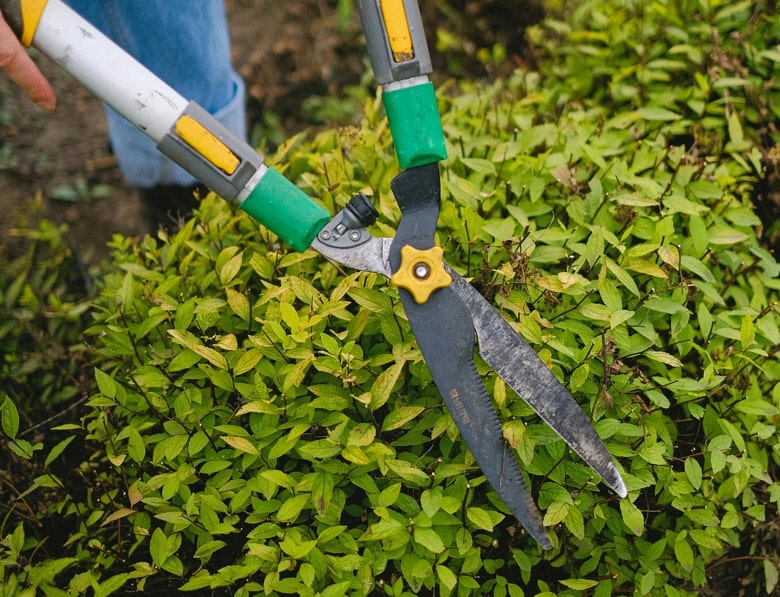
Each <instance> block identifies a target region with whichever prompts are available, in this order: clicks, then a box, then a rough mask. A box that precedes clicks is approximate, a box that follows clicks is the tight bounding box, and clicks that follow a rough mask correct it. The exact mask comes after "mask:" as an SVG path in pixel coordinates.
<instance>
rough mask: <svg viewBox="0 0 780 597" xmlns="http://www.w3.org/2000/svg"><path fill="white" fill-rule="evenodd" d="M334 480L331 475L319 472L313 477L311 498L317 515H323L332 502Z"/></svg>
mask: <svg viewBox="0 0 780 597" xmlns="http://www.w3.org/2000/svg"><path fill="white" fill-rule="evenodd" d="M335 484H336V482H335V478H334V475H332V474H331V473H327V472H325V471H320V472H319V473H317V476H316V477H314V483H313V484H312V488H311V498H312V500H313V501H314V508H315V509H316V510H317V514H320V515H322V514H325V512H327V510H328V508H329V507H330V503H331V501H332V500H333V490H334V488H335Z"/></svg>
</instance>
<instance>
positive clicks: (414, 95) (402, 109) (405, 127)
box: [382, 81, 447, 170]
mask: <svg viewBox="0 0 780 597" xmlns="http://www.w3.org/2000/svg"><path fill="white" fill-rule="evenodd" d="M382 103H383V104H384V106H385V111H386V112H387V120H388V122H389V123H390V132H391V133H392V134H393V143H394V144H395V153H396V156H397V157H398V163H399V164H400V165H401V168H403V169H404V170H405V169H406V168H412V167H415V166H424V165H425V164H431V163H433V162H438V161H440V160H443V159H444V158H446V157H447V148H446V147H445V145H444V132H443V131H442V129H441V117H440V116H439V106H438V105H437V104H436V93H435V92H434V90H433V83H431V82H430V81H429V82H427V83H423V84H421V85H414V86H413V87H402V88H400V89H394V90H392V91H386V92H384V93H383V94H382Z"/></svg>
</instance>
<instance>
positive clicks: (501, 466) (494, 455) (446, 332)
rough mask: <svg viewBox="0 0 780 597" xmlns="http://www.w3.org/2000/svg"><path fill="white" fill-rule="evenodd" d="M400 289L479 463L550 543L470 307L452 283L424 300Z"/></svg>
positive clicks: (436, 378) (430, 363)
mask: <svg viewBox="0 0 780 597" xmlns="http://www.w3.org/2000/svg"><path fill="white" fill-rule="evenodd" d="M400 293H401V302H402V303H403V305H404V309H405V310H406V315H407V317H408V318H409V323H410V324H411V326H412V331H413V332H414V335H415V338H417V342H418V344H419V346H420V350H421V351H422V354H423V356H424V357H425V362H426V363H427V364H428V368H429V369H430V371H431V374H432V375H433V379H434V381H435V382H436V386H437V388H438V389H439V392H440V393H441V395H442V398H443V399H444V403H445V404H446V405H447V408H448V409H449V411H450V413H451V414H452V417H453V419H454V420H455V423H456V424H457V426H458V429H459V430H460V433H461V435H462V436H463V439H464V440H466V444H467V445H468V447H469V449H470V450H471V453H472V454H473V455H474V458H475V459H476V461H477V464H479V467H480V468H481V469H482V472H483V473H484V475H485V477H487V480H488V481H489V482H490V484H491V485H492V486H493V489H495V490H496V492H497V493H498V495H499V496H500V497H501V499H502V500H503V501H504V503H505V504H506V505H507V507H508V508H509V509H510V510H511V512H512V514H514V515H515V517H516V518H517V519H518V520H519V521H520V523H521V524H522V525H523V527H524V528H525V529H526V530H527V531H528V533H529V534H530V535H531V536H532V537H533V538H534V539H536V540H537V541H538V542H539V544H540V545H541V546H542V547H544V548H545V549H550V547H551V544H550V539H549V537H548V536H547V532H546V531H545V528H544V525H543V524H542V518H541V515H540V513H539V510H538V509H537V507H536V504H535V503H534V501H533V498H532V497H531V494H530V492H529V491H528V487H527V486H526V483H525V479H524V478H523V475H522V473H521V472H520V468H519V467H518V464H517V461H516V460H515V455H514V451H513V450H512V449H511V448H510V447H509V445H508V444H507V442H506V441H505V440H504V436H503V433H502V429H501V422H500V421H499V419H498V416H497V415H496V412H495V410H494V409H493V404H492V402H491V401H490V398H489V397H488V395H487V392H486V390H485V386H484V385H483V383H482V379H481V378H480V376H479V374H478V373H477V370H476V367H475V366H474V358H473V355H474V328H473V327H472V325H471V317H470V315H469V313H468V311H467V310H466V308H465V307H464V306H463V304H462V303H461V301H460V300H459V298H458V297H457V295H456V294H455V293H454V292H453V291H452V290H451V289H450V288H444V289H442V290H439V291H437V292H436V293H434V294H433V295H432V296H431V297H430V298H429V299H428V302H426V303H425V304H422V305H419V304H417V303H416V302H415V301H414V299H413V298H412V297H411V295H410V294H409V293H408V292H406V291H405V290H403V289H401V290H400Z"/></svg>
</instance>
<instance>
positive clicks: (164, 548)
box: [149, 528, 171, 568]
mask: <svg viewBox="0 0 780 597" xmlns="http://www.w3.org/2000/svg"><path fill="white" fill-rule="evenodd" d="M149 553H150V555H151V556H152V562H154V564H155V566H157V567H159V568H162V565H163V564H164V563H165V560H167V559H168V556H169V555H171V552H170V551H169V550H168V537H167V536H166V535H165V533H164V532H163V530H162V529H160V528H156V529H154V531H153V532H152V537H151V539H150V540H149Z"/></svg>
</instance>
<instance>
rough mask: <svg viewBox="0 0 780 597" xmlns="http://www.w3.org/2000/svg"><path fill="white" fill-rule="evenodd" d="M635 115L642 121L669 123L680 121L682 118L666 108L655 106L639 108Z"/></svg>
mask: <svg viewBox="0 0 780 597" xmlns="http://www.w3.org/2000/svg"><path fill="white" fill-rule="evenodd" d="M635 114H636V115H637V116H638V117H639V118H641V119H643V120H656V121H657V120H661V121H671V120H680V119H681V118H682V116H680V115H679V114H678V113H677V112H672V111H671V110H667V109H666V108H659V107H656V106H648V107H645V108H639V109H638V110H636V111H635Z"/></svg>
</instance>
